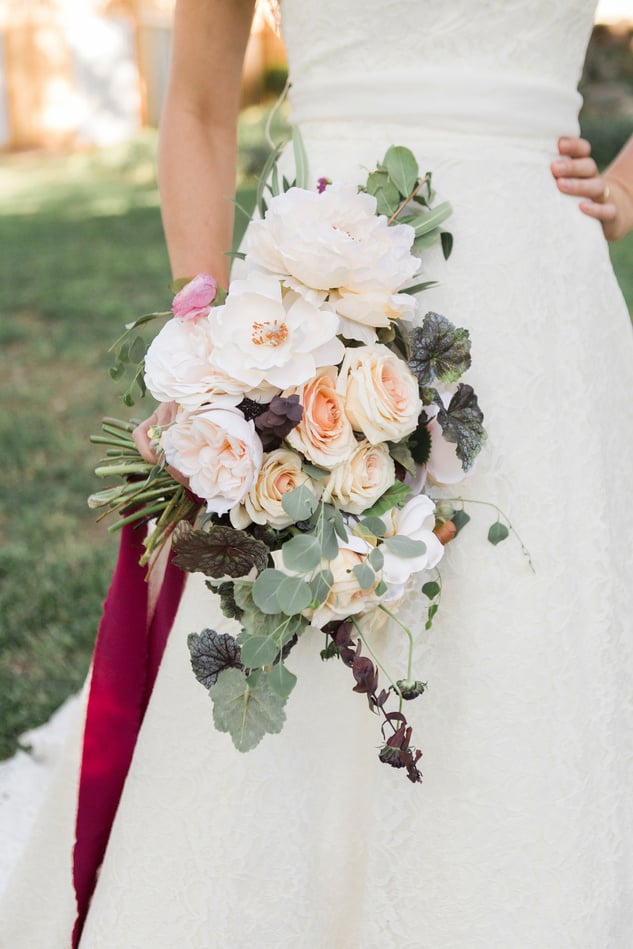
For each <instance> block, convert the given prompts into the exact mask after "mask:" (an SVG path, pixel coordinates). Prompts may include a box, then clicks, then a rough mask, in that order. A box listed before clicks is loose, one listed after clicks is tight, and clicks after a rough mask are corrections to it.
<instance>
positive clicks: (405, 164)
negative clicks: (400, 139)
mask: <svg viewBox="0 0 633 949" xmlns="http://www.w3.org/2000/svg"><path fill="white" fill-rule="evenodd" d="M382 166H383V168H385V169H386V171H387V174H388V175H389V177H390V178H391V180H392V181H393V183H394V185H395V186H396V188H397V189H398V191H399V192H400V194H401V195H402V197H403V198H406V197H408V196H409V195H410V194H411V192H412V191H414V189H415V186H416V185H417V183H418V177H419V174H420V169H419V168H418V163H417V161H416V160H415V157H414V155H413V152H412V151H410V150H409V149H408V148H405V147H404V146H403V145H392V146H391V148H389V149H388V151H387V154H386V155H385V157H384V158H383V161H382Z"/></svg>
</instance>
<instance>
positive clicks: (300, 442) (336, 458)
mask: <svg viewBox="0 0 633 949" xmlns="http://www.w3.org/2000/svg"><path fill="white" fill-rule="evenodd" d="M336 379H337V376H336V369H335V368H334V367H326V368H325V369H320V370H319V372H318V373H317V375H316V377H315V378H314V379H312V380H311V381H310V382H308V383H306V385H304V386H301V387H299V388H298V389H289V390H287V391H286V392H284V395H285V396H288V395H293V394H294V393H295V392H296V393H297V394H298V396H299V401H300V402H301V404H302V405H303V416H302V418H301V421H300V422H299V424H298V425H297V426H296V427H295V428H293V429H292V431H291V432H290V433H289V434H288V435H287V436H286V441H287V442H288V443H289V444H290V445H292V447H293V448H296V449H297V450H298V451H300V452H302V453H303V454H304V455H305V456H306V458H307V459H308V460H309V461H311V462H312V463H313V464H315V465H320V466H321V467H322V468H327V469H332V468H335V467H336V465H340V464H341V463H342V462H343V461H345V460H346V459H347V458H349V456H350V455H351V454H352V452H353V451H354V450H355V448H356V444H357V443H356V439H355V437H354V432H353V430H352V426H351V424H350V422H349V419H348V418H347V415H346V414H345V406H344V403H343V398H342V396H341V395H340V394H339V393H338V392H337V390H336Z"/></svg>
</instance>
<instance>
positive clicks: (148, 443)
mask: <svg viewBox="0 0 633 949" xmlns="http://www.w3.org/2000/svg"><path fill="white" fill-rule="evenodd" d="M154 425H156V419H155V417H154V415H150V417H149V418H146V419H145V421H144V422H141V424H140V425H137V426H136V428H135V429H134V431H133V432H132V436H133V438H134V442H135V444H136V447H137V448H138V450H139V453H140V455H141V457H142V458H144V459H145V461H149V463H150V464H155V463H156V462H157V461H158V454H157V452H156V448H155V447H154V445H153V444H152V439H151V436H150V431H151V429H152V427H153V426H154Z"/></svg>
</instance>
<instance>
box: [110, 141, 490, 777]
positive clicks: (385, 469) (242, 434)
mask: <svg viewBox="0 0 633 949" xmlns="http://www.w3.org/2000/svg"><path fill="white" fill-rule="evenodd" d="M269 187H270V191H271V193H272V198H270V199H269V202H268V204H266V202H265V201H264V199H263V194H260V210H261V212H262V216H261V218H260V219H258V220H254V221H252V222H251V225H250V227H249V229H248V232H247V238H246V245H245V253H244V254H242V255H240V256H241V257H242V258H243V260H242V264H241V268H242V275H241V276H240V278H239V279H235V280H233V281H232V282H231V284H230V286H229V288H228V292H226V293H225V292H223V291H221V290H220V289H219V288H218V287H217V285H216V282H215V281H214V279H213V278H212V277H211V276H210V275H206V274H199V275H198V276H196V277H195V278H194V279H193V280H190V281H189V282H187V283H186V284H185V285H184V286H181V288H180V289H179V291H178V293H177V294H176V296H175V298H174V302H173V311H172V313H171V314H169V315H170V317H171V318H170V319H168V321H167V322H166V323H165V324H164V326H163V327H162V329H161V330H160V332H159V333H158V334H157V335H156V337H155V338H154V339H153V341H152V342H151V345H150V346H149V348H148V350H147V352H146V353H143V345H142V343H139V342H138V341H134V342H132V343H131V344H130V342H129V337H128V336H126V334H124V341H123V343H122V344H121V348H120V349H119V362H118V365H117V367H115V370H114V375H115V376H117V375H120V373H121V371H122V366H123V364H124V363H125V362H134V360H135V359H139V363H142V365H139V368H138V370H135V377H136V381H137V383H138V384H139V385H140V386H141V388H142V389H144V388H145V387H147V389H148V390H149V391H150V392H151V394H152V395H153V396H154V397H155V398H156V399H157V400H159V401H160V402H174V403H176V404H177V412H176V413H175V417H174V419H173V422H172V423H171V424H169V425H167V426H164V427H163V428H162V429H156V430H155V432H154V433H153V434H154V437H155V439H156V444H157V446H158V448H159V451H160V454H161V459H162V460H161V464H159V465H157V466H151V465H146V464H145V463H144V462H143V461H142V460H141V459H140V457H139V456H138V454H135V449H134V447H133V442H132V440H131V436H130V429H131V426H126V425H125V424H124V423H119V422H116V420H106V423H105V425H104V429H105V434H104V435H103V436H100V437H99V438H98V439H96V440H98V441H101V442H105V443H106V444H108V445H109V453H108V457H107V459H106V460H105V462H104V464H103V465H102V466H100V468H99V469H98V472H99V474H101V475H102V476H105V475H112V474H114V475H118V476H123V478H124V482H123V484H119V485H117V486H115V487H112V488H108V489H107V490H106V491H104V492H100V493H99V494H97V495H94V496H93V498H92V499H91V503H92V504H93V505H95V506H105V508H106V513H107V512H110V511H122V512H123V518H122V519H121V520H120V521H119V522H118V524H117V525H115V526H119V525H120V524H121V523H125V522H127V521H133V520H138V521H147V520H148V519H150V518H157V526H156V527H155V529H154V531H153V532H152V533H150V536H149V540H148V542H147V544H148V553H147V559H150V558H151V556H152V553H153V551H154V550H155V549H156V547H157V545H159V544H160V543H162V542H164V540H165V538H166V537H168V536H171V539H172V544H173V549H174V551H175V562H176V563H177V564H178V565H179V566H181V567H182V568H183V569H185V570H189V571H198V572H202V573H203V574H205V575H206V577H207V578H208V580H207V583H208V586H209V587H210V589H211V590H213V591H214V592H215V593H216V594H218V595H219V598H220V602H221V607H222V610H223V612H224V613H225V615H226V616H228V617H231V618H233V619H235V620H237V623H238V624H239V627H240V631H239V633H238V634H237V635H236V636H233V635H230V634H228V633H219V632H217V631H215V630H213V629H204V630H202V631H201V632H195V633H192V634H191V635H190V637H189V649H190V652H191V660H192V666H193V670H194V673H195V675H196V677H197V678H198V680H199V681H200V682H201V683H202V684H203V685H204V686H205V688H206V689H208V691H209V695H210V697H211V700H212V702H213V718H214V722H215V725H216V727H217V728H218V729H219V730H221V731H225V732H228V733H229V734H230V736H231V738H232V740H233V742H234V744H235V746H236V748H238V749H239V750H240V751H247V750H249V749H251V748H253V747H254V746H255V745H257V744H258V743H259V741H260V740H261V738H262V737H263V735H264V734H266V733H274V732H279V731H280V730H281V728H282V725H283V722H284V720H285V711H284V706H285V704H286V701H287V699H288V696H289V695H290V693H291V691H292V689H293V688H294V686H295V683H296V676H295V675H294V674H293V672H292V671H291V668H289V665H287V662H288V661H289V660H290V656H291V653H292V649H293V647H294V645H295V644H296V643H297V641H298V639H299V638H300V637H301V636H302V635H304V634H305V632H306V630H307V629H309V628H312V629H316V630H319V631H320V632H321V634H322V635H323V637H324V642H323V644H322V645H323V649H322V650H321V652H320V656H321V658H323V659H330V658H334V657H338V658H339V659H340V660H342V661H343V663H344V664H345V665H346V666H348V667H349V668H350V670H351V674H352V677H353V680H354V686H353V688H354V691H356V692H359V693H363V694H365V695H366V697H367V700H368V702H369V706H370V708H371V709H372V710H373V711H374V712H377V713H378V714H379V715H380V716H381V722H382V724H381V728H382V736H383V743H382V747H381V749H380V752H379V757H380V760H381V761H383V762H385V763H386V764H389V765H391V766H393V767H395V768H404V769H405V771H406V774H407V776H408V777H409V778H410V780H411V781H414V782H417V781H419V780H420V772H419V770H418V768H417V762H418V760H419V758H420V755H421V752H420V751H419V750H418V749H416V748H415V747H414V746H413V744H412V730H411V726H410V725H409V724H408V722H407V719H406V716H405V714H404V712H403V707H404V702H406V701H409V700H411V699H414V698H416V697H417V696H419V695H421V694H422V692H423V691H424V687H425V686H424V683H422V682H421V681H419V680H418V679H416V678H415V675H414V673H413V669H412V648H413V638H414V637H413V633H412V632H411V631H410V630H409V629H407V628H406V627H405V626H404V625H403V624H402V623H401V622H400V620H399V619H398V603H399V601H400V600H401V598H402V597H403V596H404V595H405V594H407V593H408V592H409V591H411V590H421V591H422V593H423V594H424V596H425V597H426V600H427V604H428V611H427V617H426V625H427V627H428V626H430V624H431V622H432V620H433V616H434V614H435V612H436V611H437V608H438V602H439V597H440V594H441V584H440V580H439V574H438V573H437V570H436V568H437V565H438V563H439V561H440V560H441V558H442V556H443V554H444V547H445V544H446V543H447V542H448V541H449V540H451V539H452V538H453V537H454V536H455V534H456V533H457V531H458V529H459V528H460V526H461V525H462V524H463V523H464V521H465V520H466V519H467V515H465V514H464V512H463V511H462V510H459V509H457V510H456V509H455V506H454V505H452V504H451V503H450V502H448V501H442V502H438V503H436V502H435V501H434V500H433V498H432V496H431V494H432V486H434V485H437V484H440V485H446V484H453V483H456V482H458V481H461V480H462V478H463V476H464V473H465V472H467V471H468V470H469V468H470V467H471V466H472V464H473V462H474V460H475V457H476V455H477V453H478V452H479V450H480V448H481V445H482V442H483V440H484V429H483V424H482V421H483V415H482V412H481V410H480V408H479V406H478V403H477V397H476V395H475V393H474V391H473V389H472V388H471V387H470V386H469V385H466V384H464V383H463V382H461V381H460V378H461V376H462V374H463V373H464V372H465V371H466V370H467V369H468V368H469V366H470V361H471V357H470V340H469V335H468V332H467V331H466V330H465V329H461V328H458V327H455V326H454V325H453V324H452V323H450V322H449V321H448V320H447V319H445V318H444V317H443V316H440V315H439V314H437V313H427V314H426V316H425V317H424V319H423V320H422V321H419V320H417V321H416V320H415V317H416V307H417V305H418V301H417V299H416V296H415V294H417V293H419V292H420V291H421V290H422V289H424V287H425V286H427V284H421V283H419V282H416V281H417V278H418V274H419V271H420V258H419V256H417V255H416V253H414V252H415V251H418V250H419V249H420V248H423V246H424V245H426V244H427V243H429V242H430V241H433V240H437V239H439V240H441V241H442V245H443V248H444V251H445V253H446V254H447V255H448V253H449V251H450V236H449V235H447V234H446V233H444V234H442V233H441V232H440V225H441V223H442V221H443V220H444V218H445V217H446V216H447V214H448V213H450V208H448V206H447V205H440V206H439V207H436V208H434V207H432V203H431V202H432V198H433V194H432V191H431V186H430V176H429V175H427V176H425V177H420V175H419V170H418V166H417V163H416V161H415V158H414V157H413V155H412V154H411V152H410V151H408V150H407V149H405V148H402V147H392V148H390V149H389V150H388V152H387V154H386V155H385V158H384V159H383V161H382V162H381V163H380V164H379V165H378V167H377V169H376V170H375V171H374V172H372V173H371V174H370V175H369V177H368V179H367V182H366V183H365V184H364V186H363V187H361V188H356V187H350V186H346V185H343V184H336V183H334V184H332V183H330V182H329V181H327V180H325V179H321V180H320V181H319V184H318V188H317V189H315V190H310V189H308V188H306V187H304V186H297V185H296V184H294V185H292V186H291V185H290V184H289V183H288V182H287V181H285V179H284V180H283V182H282V184H281V186H280V184H279V180H278V175H277V174H276V170H275V172H274V173H273V182H272V185H270V186H269ZM149 318H150V317H143V318H141V320H140V321H136V323H135V324H132V327H131V329H136V327H138V326H139V325H140V323H142V322H144V321H146V320H148V319H149ZM166 465H169V466H173V468H175V469H177V470H178V471H179V472H181V473H182V475H184V476H185V477H186V479H188V484H189V488H188V489H186V488H184V487H183V486H182V485H180V484H178V482H176V481H175V480H174V479H173V478H172V477H171V475H170V474H169V472H168V471H167V468H166ZM201 508H204V512H203V513H202V516H201V517H200V518H199V521H198V525H197V526H195V520H196V514H197V513H198V512H199V511H200V509H201ZM497 530H498V531H501V532H503V531H506V532H507V529H506V528H505V527H504V525H502V524H501V523H499V524H498V527H497ZM491 539H492V538H491ZM497 539H501V537H498V538H497ZM493 542H495V541H494V539H493ZM383 617H388V618H389V619H390V620H391V622H392V624H393V626H394V628H396V629H397V627H398V626H400V627H401V631H402V632H403V633H404V634H405V635H406V636H408V639H409V659H408V664H407V668H406V669H405V670H403V671H402V672H401V674H396V673H393V672H391V671H389V670H387V669H384V668H383V666H382V664H381V661H380V659H379V658H378V657H377V656H376V655H374V653H373V651H372V649H371V645H370V642H369V640H368V638H367V631H368V630H369V629H370V628H371V626H372V624H373V623H374V622H375V621H376V620H377V619H379V618H380V619H382V618H383ZM365 653H367V655H366V654H365ZM315 658H316V657H315ZM379 669H380V671H381V673H382V675H383V676H384V680H385V681H384V684H383V685H379ZM390 703H395V707H394V708H390Z"/></svg>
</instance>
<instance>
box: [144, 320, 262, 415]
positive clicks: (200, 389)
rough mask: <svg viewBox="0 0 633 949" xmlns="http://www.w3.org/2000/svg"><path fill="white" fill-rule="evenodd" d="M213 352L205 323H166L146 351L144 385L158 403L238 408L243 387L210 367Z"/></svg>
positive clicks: (182, 321) (197, 321)
mask: <svg viewBox="0 0 633 949" xmlns="http://www.w3.org/2000/svg"><path fill="white" fill-rule="evenodd" d="M212 351H213V345H212V340H211V328H210V325H209V321H208V319H206V318H202V319H200V318H199V319H197V320H190V321H185V320H180V319H173V320H169V322H168V323H165V325H164V326H163V328H162V329H161V331H160V333H159V334H158V336H156V337H155V339H154V340H153V341H152V343H151V345H150V347H149V349H148V350H147V354H146V356H145V385H146V386H147V388H148V389H149V391H150V392H151V394H152V395H153V396H154V398H155V399H157V400H158V401H159V402H172V401H173V402H178V404H179V405H184V406H187V407H188V408H197V407H198V406H200V405H203V404H204V403H205V402H211V401H213V402H214V403H215V404H216V405H217V404H221V405H237V403H238V402H240V401H241V399H242V397H243V393H244V386H243V385H241V384H239V383H236V382H235V381H234V380H233V379H231V378H230V377H229V376H227V375H226V374H225V373H223V372H221V371H220V370H218V369H217V368H215V367H214V366H212V365H211V353H212Z"/></svg>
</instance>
